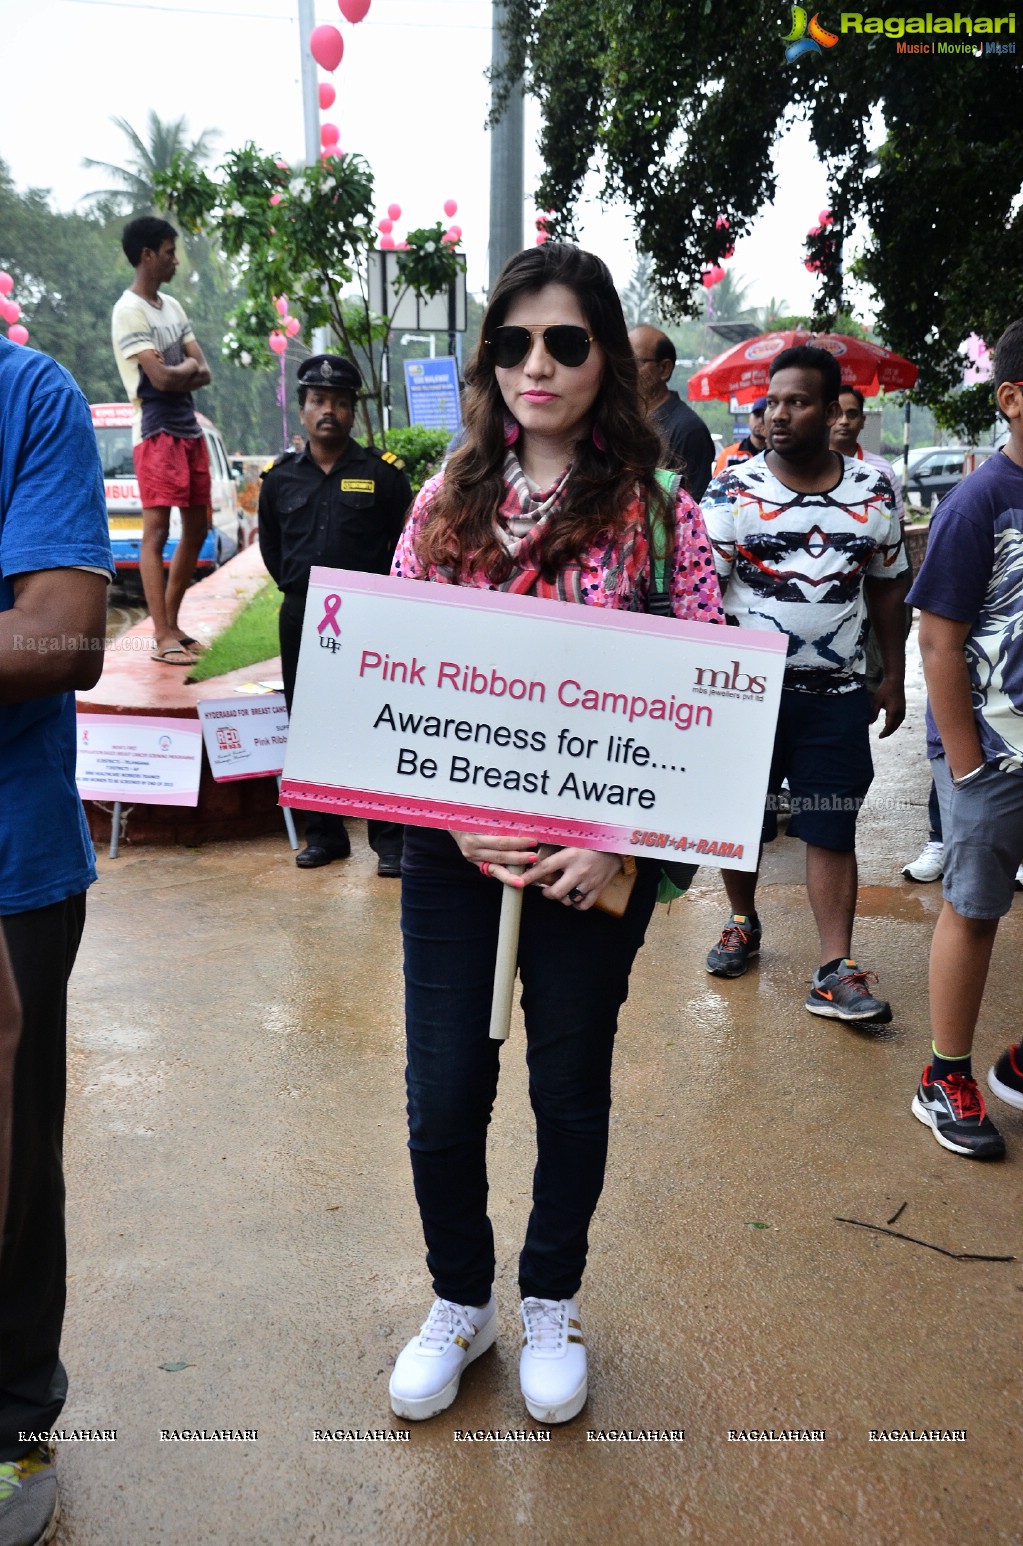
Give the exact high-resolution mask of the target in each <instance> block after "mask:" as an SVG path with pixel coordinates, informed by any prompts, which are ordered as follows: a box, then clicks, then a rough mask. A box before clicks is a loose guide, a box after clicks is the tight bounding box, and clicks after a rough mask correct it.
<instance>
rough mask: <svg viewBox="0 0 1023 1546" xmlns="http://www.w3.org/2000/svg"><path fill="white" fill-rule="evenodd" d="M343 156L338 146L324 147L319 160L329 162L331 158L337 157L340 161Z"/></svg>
mask: <svg viewBox="0 0 1023 1546" xmlns="http://www.w3.org/2000/svg"><path fill="white" fill-rule="evenodd" d="M343 155H344V151H343V150H342V149H341V147H340V145H324V147H323V149H322V150H321V151H320V160H321V161H329V160H330V158H331V157H332V156H337V157H338V159H339V160H340V159H341V157H342V156H343Z"/></svg>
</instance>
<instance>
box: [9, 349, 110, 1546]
mask: <svg viewBox="0 0 1023 1546" xmlns="http://www.w3.org/2000/svg"><path fill="white" fill-rule="evenodd" d="M112 574H113V561H112V558H111V553H110V544H109V541H108V538H107V515H106V501H105V499H104V495H103V477H102V472H101V468H100V462H99V455H98V452H97V449H96V439H95V435H94V434H93V430H92V423H91V420H90V417H89V409H88V406H87V404H86V402H85V399H84V397H83V396H82V394H81V392H80V391H79V390H78V388H77V386H76V385H75V383H74V381H73V380H72V378H71V377H70V376H69V375H68V373H67V371H66V370H64V369H63V367H62V366H60V365H57V364H56V363H55V362H54V361H53V360H50V359H47V358H46V356H45V355H42V354H38V353H36V352H35V351H34V350H29V349H24V348H21V347H19V346H18V345H16V344H12V343H9V342H8V340H7V339H5V338H0V927H2V929H3V933H4V936H5V939H6V944H7V949H8V951H9V952H10V957H11V963H12V966H13V970H14V980H15V983H16V986H17V989H18V993H19V996H20V998H21V1009H22V1033H21V1041H20V1044H19V1046H18V1051H17V1056H16V1059H15V1065H14V1094H13V1128H12V1147H11V1180H10V1195H9V1202H8V1209H7V1228H6V1233H5V1235H4V1241H3V1252H2V1256H0V1540H3V1541H4V1542H5V1543H8V1542H9V1543H10V1546H19V1543H21V1542H26V1543H27V1542H34V1541H38V1540H41V1539H43V1538H44V1537H45V1536H46V1531H47V1530H48V1528H49V1524H50V1521H51V1520H52V1519H53V1518H54V1516H55V1515H56V1512H57V1483H56V1477H55V1476H54V1472H53V1455H52V1450H51V1449H50V1447H49V1445H48V1444H46V1443H45V1442H39V1441H37V1440H36V1439H34V1438H31V1437H27V1436H28V1435H35V1434H45V1433H46V1432H48V1431H49V1429H50V1428H51V1427H52V1426H53V1424H54V1423H55V1422H56V1420H57V1417H58V1415H59V1413H60V1411H61V1408H62V1406H63V1404H64V1399H65V1397H66V1395H67V1376H66V1374H65V1372H64V1367H63V1365H62V1363H61V1361H60V1334H61V1327H62V1324H63V1318H64V1300H65V1276H66V1248H65V1238H64V1175H63V1170H62V1166H61V1146H62V1140H63V1125H64V1090H65V1032H66V1018H67V981H68V978H69V976H70V974H71V968H72V966H73V964H74V959H75V954H76V951H77V949H78V943H79V940H80V939H81V934H82V926H83V924H84V921H85V891H86V888H87V887H88V886H89V885H90V884H91V883H92V881H94V880H95V878H96V868H95V864H94V856H93V849H92V842H91V840H90V837H89V832H88V828H87V827H86V824H85V813H84V811H83V810H82V803H81V801H80V799H79V798H78V791H77V789H76V787H75V744H76V732H75V699H74V690H75V689H76V688H79V687H81V688H85V687H92V686H94V684H95V683H96V682H97V681H98V680H99V676H100V672H101V671H102V669H103V647H104V640H105V635H106V590H107V584H108V582H109V580H110V579H111V577H112ZM22 1435H25V1436H26V1437H22Z"/></svg>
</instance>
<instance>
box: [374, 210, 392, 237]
mask: <svg viewBox="0 0 1023 1546" xmlns="http://www.w3.org/2000/svg"><path fill="white" fill-rule="evenodd" d="M377 230H378V231H381V232H383V234H384V236H390V234H391V232H392V231H393V230H394V221H393V220H388V218H387V216H386V215H385V216H384V218H383V220H378V221H377Z"/></svg>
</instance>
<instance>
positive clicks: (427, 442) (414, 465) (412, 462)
mask: <svg viewBox="0 0 1023 1546" xmlns="http://www.w3.org/2000/svg"><path fill="white" fill-rule="evenodd" d="M450 439H451V434H450V432H449V431H448V430H446V429H427V428H426V426H425V425H423V424H407V425H406V426H405V427H404V429H391V430H388V431H387V449H388V450H389V451H393V452H394V454H395V456H400V457H401V459H402V461H403V462H404V463H405V471H406V473H407V474H408V480H409V482H410V483H411V485H412V492H413V494H418V493H419V490H420V489H421V488H422V486H423V484H424V483H425V482H426V480H427V478H432V477H433V475H434V473H435V472H436V471H437V470H438V468H439V467H440V464H441V458H442V457H443V455H444V452H445V451H446V450H447V445H448V441H449V440H450Z"/></svg>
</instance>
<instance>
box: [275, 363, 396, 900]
mask: <svg viewBox="0 0 1023 1546" xmlns="http://www.w3.org/2000/svg"><path fill="white" fill-rule="evenodd" d="M361 389H362V377H361V376H360V374H359V372H358V370H357V369H356V367H355V366H354V365H353V364H352V362H351V360H346V359H343V358H342V357H341V356H340V355H338V354H314V355H313V356H312V357H311V358H310V359H308V360H303V362H302V364H301V365H300V366H299V368H298V406H299V417H300V419H301V421H302V428H303V429H304V430H305V433H306V437H307V438H306V444H305V449H304V450H302V451H298V452H295V451H287V452H285V454H284V455H283V456H280V457H278V458H277V460H276V461H275V462H274V464H273V466H272V467H270V468H268V470H267V471H266V472H265V473H264V475H263V483H262V487H261V489H260V493H259V546H260V549H261V550H262V554H263V562H264V563H265V564H266V567H267V569H268V570H269V571H270V573H271V575H272V576H273V578H274V579H275V580H276V581H277V584H278V585H279V586H280V588H281V590H282V591H283V592H284V600H283V602H282V603H281V613H280V625H279V626H280V639H281V673H282V675H283V677H284V696H285V698H286V699H287V702H288V713H289V714H290V713H291V700H292V697H293V694H294V691H295V672H296V670H297V667H298V648H299V641H300V639H301V635H302V619H303V616H304V615H305V602H306V591H307V589H308V586H309V571H310V569H311V568H312V567H313V565H314V564H325V565H327V566H328V567H330V568H334V569H359V570H362V571H363V572H364V573H366V574H387V573H388V572H389V570H390V567H391V559H392V557H393V556H394V549H395V547H396V545H397V542H398V538H399V536H400V535H401V529H402V527H403V525H404V524H405V517H406V515H407V514H408V509H409V506H410V505H411V503H412V490H411V488H410V487H409V481H408V478H407V477H406V476H405V474H404V472H403V471H402V464H401V462H400V461H399V460H398V458H397V457H396V456H393V455H392V454H391V453H390V452H389V451H378V450H377V449H376V447H375V446H360V445H359V444H357V442H356V441H354V440H353V439H352V425H353V423H354V420H355V400H356V394H357V393H358V392H359V391H361ZM369 840H370V843H371V845H372V847H373V848H374V849H375V850H376V853H377V874H378V875H400V874H401V847H402V828H401V827H400V826H397V825H396V824H395V823H394V822H389V821H388V822H384V821H371V822H370V823H369ZM306 844H307V846H306V847H305V848H304V849H303V850H302V852H301V853H300V854H298V855H296V858H295V863H296V864H297V865H298V866H299V868H300V869H304V870H312V869H318V868H319V866H320V865H321V864H330V863H331V861H332V860H334V859H347V857H348V855H349V854H350V853H351V851H352V848H351V842H350V841H349V837H348V833H347V831H346V830H345V823H344V817H343V816H334V815H330V814H328V813H324V812H320V811H310V812H309V814H308V816H307V818H306Z"/></svg>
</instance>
